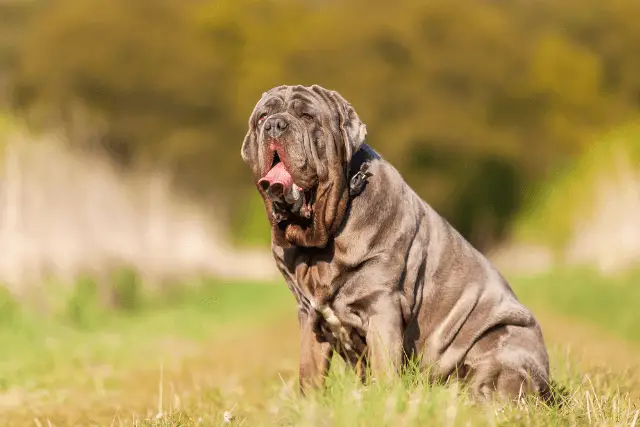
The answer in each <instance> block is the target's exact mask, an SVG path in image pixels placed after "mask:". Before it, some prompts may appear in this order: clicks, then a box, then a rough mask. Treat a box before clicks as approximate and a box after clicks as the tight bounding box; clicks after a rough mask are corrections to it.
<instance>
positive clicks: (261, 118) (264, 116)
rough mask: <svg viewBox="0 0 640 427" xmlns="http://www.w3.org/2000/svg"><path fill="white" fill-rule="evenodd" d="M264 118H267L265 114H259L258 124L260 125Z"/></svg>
mask: <svg viewBox="0 0 640 427" xmlns="http://www.w3.org/2000/svg"><path fill="white" fill-rule="evenodd" d="M266 118H267V113H262V114H260V117H258V124H261V123H262V122H264V120H265V119H266Z"/></svg>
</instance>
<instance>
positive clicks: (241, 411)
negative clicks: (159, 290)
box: [0, 272, 640, 427]
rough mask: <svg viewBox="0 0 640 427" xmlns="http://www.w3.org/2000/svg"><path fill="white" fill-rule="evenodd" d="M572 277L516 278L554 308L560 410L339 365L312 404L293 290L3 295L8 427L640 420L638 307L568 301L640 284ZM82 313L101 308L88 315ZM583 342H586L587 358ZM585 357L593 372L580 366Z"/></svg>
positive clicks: (549, 329)
mask: <svg viewBox="0 0 640 427" xmlns="http://www.w3.org/2000/svg"><path fill="white" fill-rule="evenodd" d="M573 274H574V275H575V277H572V276H571V274H570V273H568V272H565V273H556V274H555V275H550V276H547V277H537V278H521V279H518V280H514V282H515V284H516V289H517V291H518V294H519V296H521V299H523V301H524V302H525V303H526V304H528V305H531V306H532V307H534V309H535V307H543V308H544V310H542V309H541V310H539V311H536V315H537V316H538V317H541V321H542V323H543V329H544V330H545V337H546V338H547V341H548V344H549V347H550V351H551V356H552V370H553V376H554V378H555V380H556V381H557V382H558V383H559V384H561V386H562V387H563V388H564V389H566V390H567V392H568V394H567V401H566V404H565V405H563V406H561V407H547V406H545V405H543V404H542V403H540V402H536V401H535V400H530V401H527V402H524V403H520V404H513V405H507V406H504V407H498V406H495V405H490V406H478V405H474V404H473V403H472V402H471V401H470V400H469V399H468V398H467V397H466V394H465V393H464V391H463V390H460V389H459V385H458V384H456V383H453V384H449V385H432V384H429V383H427V382H425V381H424V376H423V375H420V374H419V373H418V372H416V371H411V372H408V373H406V374H405V375H403V377H402V378H400V379H398V380H396V381H394V382H392V383H386V384H385V383H375V382H374V383H373V384H369V385H367V386H366V387H365V386H363V385H361V384H360V383H359V382H358V381H357V379H356V378H355V376H354V374H353V373H352V372H351V371H350V370H348V369H346V367H345V365H344V364H343V363H341V362H340V361H336V363H334V364H333V368H332V371H331V373H330V376H329V378H328V380H327V387H326V389H324V390H322V391H319V392H317V393H315V394H313V395H312V396H310V397H308V398H306V399H303V398H301V397H300V396H298V394H297V358H298V348H297V345H298V343H297V324H296V315H295V308H294V302H293V297H292V296H291V295H290V294H289V291H288V289H287V288H286V286H284V285H283V284H279V285H277V286H269V285H267V284H260V283H220V282H215V281H203V282H202V283H200V284H195V285H194V286H187V287H186V288H183V289H184V290H182V291H180V292H178V293H171V295H170V296H169V297H168V298H167V297H166V296H164V297H163V296H156V297H153V298H151V297H149V296H146V295H142V296H140V295H138V293H137V292H135V291H132V290H131V289H132V288H135V286H132V285H128V286H124V288H125V290H126V291H124V292H123V293H124V294H125V295H138V296H135V297H131V296H130V297H129V298H134V299H137V303H135V304H133V305H132V304H124V305H122V306H119V308H118V309H117V310H115V311H114V310H113V309H110V310H104V309H103V308H102V309H100V304H99V302H98V301H96V298H97V294H96V293H95V292H92V291H91V288H92V286H91V285H90V284H87V282H84V284H83V283H79V284H76V287H75V288H76V289H75V290H74V292H72V293H71V294H70V295H66V296H65V298H63V299H62V300H63V301H64V302H65V303H64V304H60V305H59V308H58V309H56V310H51V311H49V313H48V314H47V315H46V316H45V315H43V314H42V313H34V310H30V309H28V308H24V307H23V306H21V305H18V304H17V303H15V301H13V300H12V298H11V297H10V296H9V295H8V294H5V295H3V296H0V306H1V307H0V313H2V314H1V315H0V348H1V349H2V351H1V352H0V425H2V426H25V425H34V426H48V425H52V426H74V425H100V426H102V425H104V426H112V425H114V426H120V425H145V426H200V425H202V426H219V425H230V426H240V425H243V426H262V425H264V426H270V425H281V426H293V425H295V426H374V427H375V426H409V425H425V424H426V425H450V426H457V425H473V426H476V425H480V426H483V425H492V426H494V425H505V426H506V425H624V426H629V425H633V424H634V422H635V423H637V424H638V425H640V420H637V417H638V404H639V403H640V400H638V397H639V396H638V394H637V393H634V391H637V390H639V389H640V382H639V381H638V380H637V377H636V376H634V375H632V374H630V372H632V371H631V370H628V369H627V367H628V368H632V366H631V365H632V363H633V360H635V359H636V358H637V356H635V355H636V354H637V352H636V350H637V349H638V348H640V347H635V346H634V344H633V340H635V338H634V335H633V333H631V334H628V333H627V332H624V331H627V330H626V329H624V328H622V329H620V326H619V325H621V324H622V323H621V320H620V319H623V318H624V316H626V315H628V313H631V307H632V304H631V302H630V299H631V298H627V299H625V298H613V299H611V300H610V303H609V305H610V307H609V308H608V309H607V310H606V311H603V312H602V313H601V314H600V316H602V319H603V320H602V321H597V323H598V324H599V328H594V327H592V325H591V323H590V322H592V320H590V319H589V316H588V313H589V312H590V309H589V308H585V309H584V311H581V310H577V309H575V307H574V304H571V301H570V298H569V297H570V296H571V295H573V296H574V297H575V298H577V300H576V301H579V302H580V304H586V305H587V307H591V306H589V304H592V302H591V301H595V302H597V301H598V300H602V299H603V298H605V297H604V296H607V295H613V294H615V292H614V291H611V288H613V287H616V289H618V290H619V291H620V292H627V291H633V289H632V281H629V282H628V283H627V282H625V284H623V285H620V284H615V283H614V284H609V285H610V286H609V288H607V287H606V286H605V285H606V283H605V282H604V281H602V279H597V278H595V277H592V276H590V275H588V274H587V273H585V272H580V273H573ZM118 280H121V281H122V282H123V283H129V284H131V283H135V280H132V279H131V277H128V278H127V276H126V275H125V278H124V279H123V278H122V277H121V278H120V279H118ZM567 283H570V285H566V284H567ZM578 286H581V287H580V288H578ZM620 286H629V288H622V289H621V288H619V287H620ZM119 287H122V286H121V285H119ZM88 289H89V290H88ZM577 290H580V291H581V292H580V293H586V294H589V295H591V297H589V298H587V297H586V296H585V297H582V296H579V294H578V292H574V291H577ZM559 295H565V296H566V298H565V299H562V298H560V297H559ZM603 295H604V296H603ZM627 295H629V294H627ZM631 295H635V294H631ZM606 298H608V297H606ZM78 307H90V308H91V309H90V310H89V311H90V312H88V313H84V314H82V315H78V314H77V313H78V310H79V309H78ZM80 312H81V311H80ZM74 313H75V314H74ZM91 313H97V314H96V316H95V317H92V315H91ZM634 321H636V322H637V316H636V318H634ZM559 325H560V326H559ZM581 331H582V332H581ZM582 336H584V337H587V339H586V341H575V340H574V338H576V337H582ZM572 343H574V344H575V343H580V344H581V347H580V348H578V352H576V349H575V347H573V348H571V344H572ZM629 343H631V344H629ZM627 345H629V346H630V347H626V346H627ZM602 347H604V350H606V351H609V350H611V351H613V352H615V355H616V356H620V355H622V354H623V353H625V352H626V353H625V354H626V358H625V359H622V360H625V361H627V362H620V363H618V362H616V363H608V364H607V363H605V364H604V365H603V364H601V363H599V362H600V361H601V360H604V361H605V362H611V361H612V360H613V359H612V358H611V357H613V356H609V355H608V354H607V353H606V351H605V352H604V353H599V352H598V350H602ZM569 350H571V351H569ZM604 350H603V351H604ZM577 353H580V354H581V357H582V358H586V360H587V361H590V362H594V363H582V362H581V361H580V362H579V361H578V357H577V356H578V354H577ZM597 354H600V355H602V354H604V355H605V357H604V358H603V359H600V360H597V358H596V355H597ZM596 362H597V363H596ZM626 365H629V366H626ZM225 412H226V413H227V415H229V417H228V419H229V418H233V419H229V422H228V423H225V421H224V420H225ZM634 420H635V421H634Z"/></svg>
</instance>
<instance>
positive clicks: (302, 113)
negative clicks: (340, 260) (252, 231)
mask: <svg viewBox="0 0 640 427" xmlns="http://www.w3.org/2000/svg"><path fill="white" fill-rule="evenodd" d="M366 134H367V129H366V126H365V125H364V124H363V123H362V121H361V120H360V118H359V117H358V115H357V114H356V112H355V110H354V109H353V107H352V106H351V104H349V102H347V101H346V100H345V99H344V98H343V97H342V96H341V95H340V94H339V93H337V92H335V91H331V90H327V89H324V88H322V87H320V86H317V85H314V86H311V87H304V86H278V87H275V88H273V89H271V90H269V91H268V92H265V93H264V94H263V95H262V98H261V99H260V101H258V103H257V104H256V106H255V108H254V110H253V112H252V113H251V116H250V118H249V130H248V132H247V135H246V137H245V139H244V142H243V143H242V159H243V160H244V161H245V162H246V163H247V164H248V165H249V166H250V167H251V170H252V173H253V178H254V182H255V183H256V186H257V188H258V191H259V192H260V194H261V196H262V198H263V200H264V203H265V208H266V210H267V215H268V216H269V220H270V222H271V226H272V237H273V241H274V243H275V244H277V245H279V246H283V247H285V246H290V245H297V246H305V247H323V246H325V245H326V243H327V241H328V239H329V237H330V236H331V235H332V233H334V232H335V231H336V230H337V229H338V228H339V227H340V225H341V224H342V222H343V220H344V216H345V213H346V209H347V203H348V197H349V186H348V171H349V162H350V161H351V158H352V155H353V154H354V153H355V152H356V151H357V150H358V149H359V148H360V145H361V144H362V143H363V142H364V139H365V137H366Z"/></svg>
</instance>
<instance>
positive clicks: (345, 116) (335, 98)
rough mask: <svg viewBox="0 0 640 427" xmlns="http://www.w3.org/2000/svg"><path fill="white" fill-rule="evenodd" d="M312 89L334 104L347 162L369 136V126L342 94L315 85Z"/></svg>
mask: <svg viewBox="0 0 640 427" xmlns="http://www.w3.org/2000/svg"><path fill="white" fill-rule="evenodd" d="M311 89H312V90H313V91H315V92H317V93H319V94H320V95H322V96H323V97H325V98H327V99H328V100H329V101H330V103H331V104H332V105H333V107H334V109H335V112H336V114H337V116H338V120H339V125H338V126H339V128H340V132H341V133H342V141H343V144H344V146H343V149H344V152H343V157H344V161H345V162H346V163H349V162H350V161H351V157H352V156H353V154H354V153H355V152H357V151H358V150H359V149H360V146H361V145H362V144H363V143H364V141H365V139H366V137H367V126H366V125H365V124H364V123H363V122H362V120H360V117H359V116H358V114H357V113H356V110H355V109H354V108H353V106H352V105H351V104H350V103H349V101H347V100H346V99H345V98H344V97H343V96H342V95H340V94H339V93H338V92H336V91H333V90H328V89H325V88H323V87H321V86H318V85H313V86H312V87H311Z"/></svg>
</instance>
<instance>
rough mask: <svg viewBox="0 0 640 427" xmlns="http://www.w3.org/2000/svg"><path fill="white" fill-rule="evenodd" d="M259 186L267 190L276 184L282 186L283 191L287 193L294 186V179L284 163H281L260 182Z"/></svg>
mask: <svg viewBox="0 0 640 427" xmlns="http://www.w3.org/2000/svg"><path fill="white" fill-rule="evenodd" d="M258 184H259V185H260V186H262V188H263V189H265V190H266V189H267V188H269V187H271V186H272V185H274V184H280V185H282V187H283V188H282V189H283V191H286V190H288V189H289V188H291V187H292V186H293V177H292V176H291V174H290V173H289V172H287V169H286V168H285V167H284V163H282V162H279V163H277V164H276V165H275V166H274V167H272V168H271V170H270V171H269V172H267V174H266V175H265V176H264V177H263V178H262V179H261V180H260V181H258Z"/></svg>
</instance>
